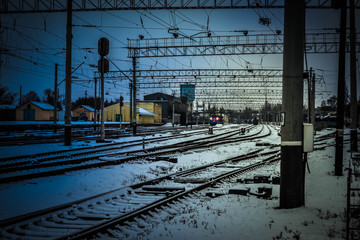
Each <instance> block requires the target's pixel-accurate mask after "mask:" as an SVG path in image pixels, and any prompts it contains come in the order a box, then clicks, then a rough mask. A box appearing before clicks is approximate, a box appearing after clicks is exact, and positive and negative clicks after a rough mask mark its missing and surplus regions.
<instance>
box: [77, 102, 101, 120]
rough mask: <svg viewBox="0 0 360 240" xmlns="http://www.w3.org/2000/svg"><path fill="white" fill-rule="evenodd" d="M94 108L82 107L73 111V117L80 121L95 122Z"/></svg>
mask: <svg viewBox="0 0 360 240" xmlns="http://www.w3.org/2000/svg"><path fill="white" fill-rule="evenodd" d="M94 111H95V110H94V108H92V107H90V106H87V105H80V106H79V107H77V108H76V109H75V110H74V111H73V115H72V116H73V117H74V118H78V119H79V120H88V121H93V120H94Z"/></svg>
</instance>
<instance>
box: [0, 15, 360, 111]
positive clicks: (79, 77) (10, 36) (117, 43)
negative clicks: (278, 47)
mask: <svg viewBox="0 0 360 240" xmlns="http://www.w3.org/2000/svg"><path fill="white" fill-rule="evenodd" d="M339 12H340V11H339V10H333V9H327V10H324V9H320V10H310V9H308V10H307V11H306V31H307V32H308V33H314V32H331V33H333V32H335V28H338V26H339V15H340V14H339ZM359 13H360V10H356V14H357V15H359ZM259 17H268V18H270V19H271V24H270V25H269V26H265V25H262V24H259ZM0 18H1V33H2V34H1V35H0V36H1V48H2V49H5V54H4V53H3V54H2V55H1V63H2V64H1V68H0V81H1V85H2V86H7V87H9V89H10V91H12V92H16V93H19V89H20V86H21V87H22V93H23V94H26V93H27V92H29V91H31V90H34V91H36V92H37V93H38V94H39V96H40V97H42V96H43V95H44V94H43V92H44V90H45V89H47V88H51V89H53V87H54V75H55V73H54V72H55V63H58V64H59V68H58V79H59V80H58V81H59V82H61V81H62V80H63V79H64V78H65V46H66V45H65V37H66V14H65V13H27V14H2V15H1V16H0ZM356 21H357V25H358V26H359V25H360V19H359V17H358V18H357V20H356ZM173 28H179V30H180V31H181V33H182V34H184V35H187V36H191V35H194V34H199V36H202V35H203V32H206V31H208V30H209V31H210V32H211V33H212V35H213V36H225V35H234V34H236V35H239V34H242V33H241V31H243V30H247V31H249V35H250V34H272V33H275V31H276V30H283V9H265V10H255V9H237V10H231V9H214V10H174V11H170V10H153V11H135V10H126V11H125V10H124V11H107V12H74V13H73V59H72V67H73V69H75V68H77V67H78V66H79V65H81V66H80V67H79V68H78V69H77V70H76V71H75V72H74V74H73V77H74V79H73V87H72V100H76V99H77V98H79V97H83V96H85V94H87V96H93V95H94V72H95V71H97V68H96V67H94V66H96V65H97V61H98V60H99V55H98V53H97V42H98V39H100V38H101V37H106V38H108V39H109V41H110V52H109V55H108V56H107V57H108V58H109V59H111V62H113V63H114V64H115V65H116V66H114V65H113V64H112V63H110V70H114V71H116V70H117V69H121V70H123V71H128V70H130V69H132V63H131V59H130V58H128V52H127V49H126V47H127V39H138V38H139V35H143V36H144V37H145V38H164V37H166V38H168V37H169V38H171V37H173V36H172V34H170V33H169V29H173ZM239 31H240V33H239ZM348 58H349V56H348V55H347V59H348ZM307 63H308V67H309V68H310V67H312V68H313V69H315V72H316V74H317V76H318V79H319V80H318V83H317V88H318V92H317V96H316V97H317V99H316V104H317V105H320V103H321V101H323V100H326V99H328V98H329V97H331V96H332V95H336V94H337V63H338V54H308V55H307ZM346 65H347V66H348V65H349V62H347V63H346ZM247 66H250V67H252V68H277V69H281V68H282V55H280V54H278V55H239V56H221V57H219V56H207V57H176V58H175V57H172V58H147V59H145V58H141V59H140V60H139V63H138V67H139V69H142V70H147V69H189V68H193V69H196V68H224V69H227V68H235V69H237V68H239V69H243V68H245V67H247ZM347 68H348V67H347ZM357 69H358V78H359V75H360V71H359V64H358V65H357ZM349 79H350V77H349V69H347V72H346V80H347V81H349ZM128 86H129V82H128V81H125V80H123V81H119V80H108V81H107V82H106V84H105V94H106V98H107V99H109V100H110V99H115V98H116V99H118V98H119V96H120V95H122V96H124V101H129V87H128ZM172 90H173V89H165V88H164V89H153V88H148V89H145V88H141V87H140V88H138V91H139V92H138V99H140V100H142V99H143V97H142V96H143V95H144V94H151V93H154V92H158V91H160V92H164V93H168V94H172ZM176 90H177V91H178V90H179V89H176ZM59 91H60V94H61V95H63V96H64V95H65V82H63V83H61V84H60V85H59ZM359 92H360V87H359V84H358V95H359ZM305 97H306V94H305Z"/></svg>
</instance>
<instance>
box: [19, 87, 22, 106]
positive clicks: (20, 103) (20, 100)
mask: <svg viewBox="0 0 360 240" xmlns="http://www.w3.org/2000/svg"><path fill="white" fill-rule="evenodd" d="M21 105H22V87H21V85H20V99H19V106H21Z"/></svg>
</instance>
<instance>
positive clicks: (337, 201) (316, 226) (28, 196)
mask: <svg viewBox="0 0 360 240" xmlns="http://www.w3.org/2000/svg"><path fill="white" fill-rule="evenodd" d="M259 127H260V126H259ZM259 127H258V128H257V129H259ZM229 129H230V128H229V127H226V126H224V128H222V129H221V131H227V130H229ZM218 130H219V131H220V128H219V129H218ZM253 131H254V132H255V131H256V130H253ZM265 131H266V130H265ZM333 131H334V130H333V129H328V130H323V131H321V132H318V135H319V136H320V135H324V134H328V133H331V132H333ZM346 137H348V136H346ZM258 141H264V142H270V143H273V144H279V143H280V137H279V136H278V134H277V131H273V133H272V134H271V135H270V136H269V137H267V139H265V140H255V141H252V142H240V143H237V144H231V145H229V146H221V147H213V148H211V149H208V150H206V151H205V152H200V151H194V152H187V153H185V154H182V155H180V154H178V155H177V157H178V163H177V164H172V163H168V162H147V161H136V162H130V163H125V164H121V165H118V166H108V167H105V168H101V169H91V170H85V171H79V172H71V173H68V174H66V175H63V176H55V177H50V178H41V179H33V180H28V181H25V182H21V183H12V184H2V185H0V198H1V204H0V220H3V219H6V218H10V217H13V216H17V215H20V214H25V213H28V212H32V211H35V210H38V209H43V208H47V207H50V206H54V205H58V204H62V203H65V202H70V201H74V200H77V199H81V198H85V197H88V196H91V195H95V194H98V193H102V192H105V191H109V190H113V189H116V188H120V187H122V186H127V185H131V184H133V183H136V182H140V181H144V180H147V179H152V178H156V177H158V176H161V175H163V174H168V173H172V172H175V171H178V170H179V169H187V168H192V167H195V166H199V165H201V164H205V163H209V162H214V161H220V160H223V159H226V158H229V157H233V156H237V155H241V154H244V153H246V152H248V151H251V150H256V149H259V148H261V147H257V146H255V143H256V142H258ZM171 142H174V141H173V140H172V141H171ZM326 142H327V144H332V143H334V139H332V140H327V141H326ZM81 144H82V143H81V142H79V145H80V146H81ZM84 144H86V143H84ZM87 144H90V145H92V144H93V143H87ZM42 146H43V150H44V151H48V150H49V149H51V150H53V151H54V150H61V149H63V148H62V147H64V146H61V144H58V145H56V144H43V145H42ZM151 146H152V145H151ZM73 147H76V146H73ZM148 147H150V145H149V146H148ZM16 149H17V150H18V153H21V152H28V151H30V150H31V147H28V146H17V147H16ZM36 149H40V148H38V147H36V148H35V147H34V148H33V153H35V152H36ZM348 149H349V145H348V144H345V148H344V165H345V166H347V164H348V160H349V159H350V153H349V152H347V150H348ZM0 151H1V153H2V154H4V153H6V152H8V151H9V152H12V154H14V151H15V150H14V149H11V147H9V148H6V149H4V148H0ZM12 154H9V155H12ZM334 156H335V149H334V147H333V146H330V147H327V148H326V149H325V150H321V151H315V152H313V153H310V154H309V157H308V161H309V168H310V171H311V173H309V172H307V173H306V197H305V198H306V206H304V207H301V208H295V209H278V208H277V207H278V206H279V199H278V197H279V186H278V185H269V184H265V186H268V187H272V189H273V197H274V198H273V199H271V200H264V199H258V198H256V197H255V196H238V195H223V196H219V197H216V198H210V197H206V196H205V192H201V193H197V194H196V197H187V198H186V199H184V200H182V202H181V204H176V205H174V206H173V208H168V209H167V208H165V209H164V210H162V211H161V212H160V213H159V216H157V217H153V218H150V219H148V220H147V221H145V223H146V224H143V225H144V226H145V227H144V226H143V225H141V224H139V223H133V224H134V226H133V229H132V230H128V234H127V235H126V231H124V232H125V237H126V239H134V238H137V239H343V238H344V236H345V208H346V177H345V176H342V177H336V176H334V172H333V170H334V167H333V165H334V161H335V157H334ZM279 166H280V164H279V163H277V164H275V165H268V166H267V167H265V168H262V169H261V170H258V173H264V174H272V175H276V174H279V172H280V170H279V169H280V167H279ZM252 174H253V173H248V174H247V177H251V176H253V175H252ZM344 174H345V175H346V172H344ZM262 185H264V184H262ZM234 186H240V187H244V186H245V184H240V183H232V184H228V185H226V186H224V188H225V189H226V188H230V187H234ZM245 187H250V188H251V189H252V191H256V190H257V187H258V185H255V184H248V185H246V186H245ZM139 225H141V226H139Z"/></svg>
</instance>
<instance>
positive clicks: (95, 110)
mask: <svg viewBox="0 0 360 240" xmlns="http://www.w3.org/2000/svg"><path fill="white" fill-rule="evenodd" d="M94 81H95V87H94V88H95V91H94V98H95V100H94V131H96V120H97V96H96V85H97V83H96V82H97V78H96V77H95V78H94Z"/></svg>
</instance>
